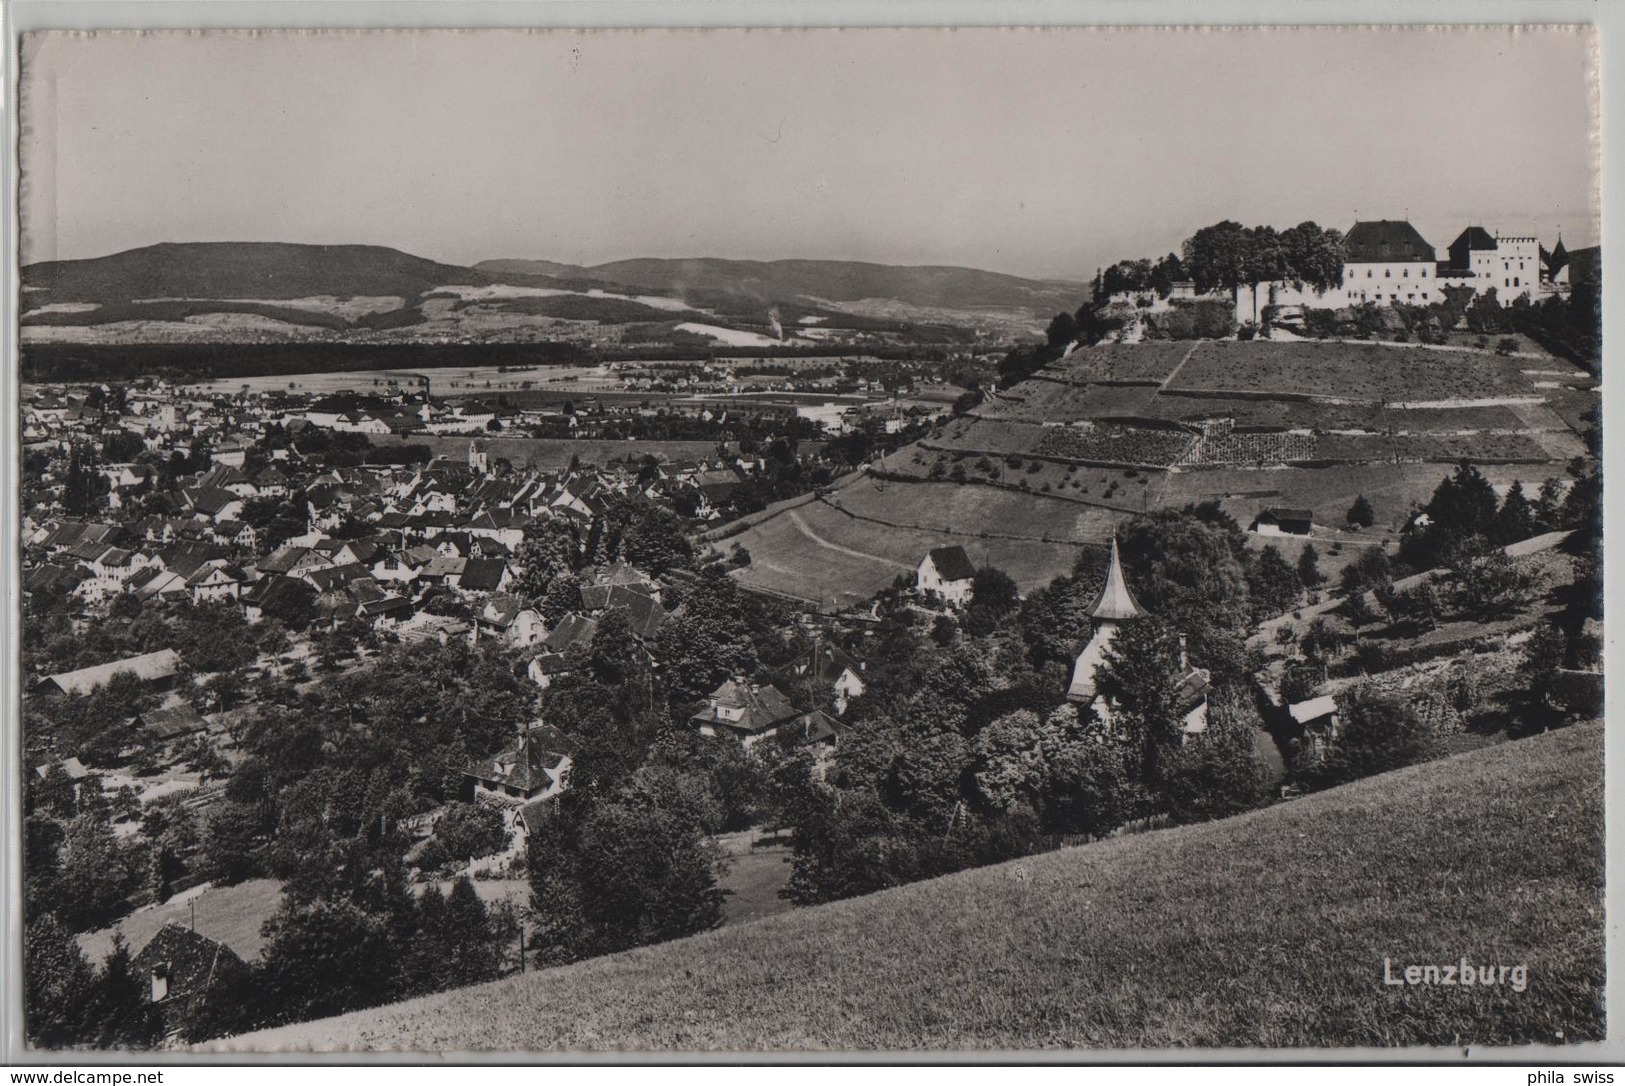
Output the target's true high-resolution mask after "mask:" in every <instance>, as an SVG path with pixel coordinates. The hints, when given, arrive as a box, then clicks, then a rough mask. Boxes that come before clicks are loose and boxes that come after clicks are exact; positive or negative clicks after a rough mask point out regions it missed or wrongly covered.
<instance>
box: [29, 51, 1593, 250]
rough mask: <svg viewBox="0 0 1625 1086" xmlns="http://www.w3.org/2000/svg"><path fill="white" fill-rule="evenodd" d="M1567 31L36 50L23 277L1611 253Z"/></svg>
mask: <svg viewBox="0 0 1625 1086" xmlns="http://www.w3.org/2000/svg"><path fill="white" fill-rule="evenodd" d="M1594 46H1595V35H1594V33H1588V32H1584V31H1583V30H1581V29H1577V28H1540V29H1531V28H1457V29H1438V28H1431V29H1424V28H1408V29H1398V28H1392V27H1390V28H1383V29H1344V28H1312V29H1243V30H1192V29H1184V30H1158V29H1146V28H1140V29H1110V30H1100V29H1074V28H1067V29H1042V30H998V29H978V30H967V29H958V30H919V29H916V30H725V31H724V30H704V31H696V30H686V31H685V30H664V31H418V32H410V33H400V32H358V31H322V32H299V31H271V32H254V33H238V32H215V33H204V34H191V33H181V32H174V33H170V32H161V33H148V34H131V33H120V34H94V35H86V34H67V33H52V34H44V35H33V36H30V37H29V38H28V39H27V40H26V41H25V43H24V46H23V65H22V81H21V85H22V109H23V117H22V119H23V128H22V137H21V141H20V142H21V154H22V167H23V170H24V176H23V184H22V186H21V192H20V203H21V208H20V211H21V215H22V225H23V229H22V232H21V249H22V252H21V256H22V259H23V261H24V262H25V263H33V262H36V261H40V260H50V259H79V258H86V257H94V256H102V255H107V254H110V253H114V252H121V251H125V250H128V249H133V248H140V247H143V246H146V245H151V244H157V243H162V242H199V241H202V242H207V241H265V242H293V243H305V244H320V245H337V244H362V245H383V246H388V247H391V248H395V249H399V250H402V251H404V252H408V253H411V254H413V255H416V256H421V257H426V258H429V259H433V260H438V261H442V262H445V263H451V264H463V265H467V264H474V263H478V262H479V261H482V260H500V259H517V260H550V261H556V262H559V263H567V264H580V265H589V266H590V265H596V264H602V263H609V262H612V261H616V260H622V259H629V258H634V257H654V258H663V259H684V258H696V257H715V258H719V259H732V260H762V261H771V260H784V259H818V260H854V261H863V262H869V263H880V264H902V265H949V266H963V267H973V268H983V269H987V270H990V271H998V272H1004V273H1007V274H1013V275H1020V276H1025V277H1030V278H1048V279H1066V280H1073V281H1087V280H1088V279H1089V278H1091V277H1092V276H1093V274H1094V271H1095V269H1096V268H1098V267H1100V266H1101V265H1103V264H1107V263H1110V262H1112V261H1115V260H1118V259H1125V258H1133V257H1142V256H1143V257H1153V258H1154V257H1156V256H1159V255H1161V254H1163V253H1166V252H1168V251H1170V250H1174V249H1177V248H1178V245H1179V242H1180V241H1181V239H1182V238H1184V237H1185V236H1186V235H1188V234H1189V233H1190V232H1191V231H1193V230H1195V229H1197V228H1198V227H1200V226H1203V225H1206V224H1208V223H1211V222H1215V221H1218V220H1219V219H1225V218H1230V219H1236V220H1238V221H1240V222H1242V223H1244V224H1245V225H1249V226H1251V225H1256V224H1260V223H1267V224H1270V225H1274V226H1277V227H1286V226H1291V225H1294V224H1295V223H1298V222H1300V221H1303V220H1306V219H1313V220H1315V221H1317V222H1319V223H1321V224H1322V225H1325V226H1332V227H1336V228H1338V229H1340V230H1347V229H1348V227H1349V226H1350V225H1351V224H1352V223H1353V222H1354V221H1355V219H1356V216H1358V217H1359V218H1364V219H1383V218H1386V219H1398V218H1409V219H1410V221H1411V222H1413V223H1414V224H1415V225H1416V226H1417V228H1418V229H1419V230H1420V231H1421V232H1422V234H1423V236H1424V237H1426V238H1427V240H1428V241H1429V242H1430V243H1431V244H1433V245H1434V246H1435V247H1436V248H1437V249H1439V250H1440V253H1441V255H1442V251H1443V248H1444V246H1446V245H1448V244H1449V242H1450V241H1451V240H1452V239H1453V238H1454V237H1455V236H1456V235H1457V234H1459V233H1460V232H1461V230H1462V228H1464V227H1465V226H1467V225H1469V224H1482V225H1484V226H1485V227H1486V228H1488V229H1490V230H1491V231H1492V232H1493V231H1499V232H1501V233H1504V234H1535V235H1537V236H1539V237H1540V239H1541V240H1542V242H1543V243H1544V244H1547V245H1548V246H1549V245H1550V244H1551V243H1552V242H1553V241H1554V240H1555V239H1556V237H1557V235H1558V233H1559V231H1561V232H1562V235H1563V238H1564V242H1565V244H1567V245H1568V246H1569V247H1570V248H1575V247H1580V246H1584V245H1591V244H1595V243H1596V242H1597V240H1598V229H1599V222H1598V218H1599V216H1598V186H1597V179H1596V161H1595V155H1594V147H1595V145H1596V143H1595V141H1596V139H1597V135H1596V130H1595V108H1596V103H1595V88H1594V79H1595V56H1594Z"/></svg>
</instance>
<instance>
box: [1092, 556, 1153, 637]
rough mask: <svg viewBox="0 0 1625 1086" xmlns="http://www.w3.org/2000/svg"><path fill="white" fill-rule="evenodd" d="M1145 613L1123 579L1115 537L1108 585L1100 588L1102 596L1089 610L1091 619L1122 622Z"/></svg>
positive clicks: (1097, 598)
mask: <svg viewBox="0 0 1625 1086" xmlns="http://www.w3.org/2000/svg"><path fill="white" fill-rule="evenodd" d="M1144 613H1145V612H1144V610H1143V609H1142V608H1141V607H1140V604H1139V601H1138V600H1136V599H1135V598H1134V593H1132V592H1130V591H1129V590H1128V582H1127V581H1125V580H1124V579H1123V563H1122V562H1121V561H1120V560H1119V559H1118V557H1117V537H1116V536H1113V537H1112V556H1111V562H1110V564H1109V565H1107V567H1106V583H1105V584H1103V585H1101V586H1100V595H1099V596H1098V597H1096V599H1095V605H1094V606H1093V607H1091V608H1090V609H1089V617H1090V618H1092V619H1096V620H1099V619H1106V620H1108V621H1112V622H1122V621H1124V620H1126V619H1131V618H1138V617H1139V616H1140V615H1142V614H1144Z"/></svg>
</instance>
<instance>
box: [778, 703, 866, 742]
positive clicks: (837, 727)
mask: <svg viewBox="0 0 1625 1086" xmlns="http://www.w3.org/2000/svg"><path fill="white" fill-rule="evenodd" d="M792 726H793V727H794V728H795V729H796V730H797V731H799V732H800V733H801V740H802V742H804V743H827V742H829V741H831V740H833V739H838V738H839V737H841V736H842V735H844V734H846V733H847V732H849V731H851V730H852V726H851V725H850V724H847V723H845V722H843V721H840V720H837V719H835V718H834V717H832V716H830V715H829V714H828V713H826V712H824V711H823V710H822V709H814V710H813V711H812V712H810V713H803V714H802V715H801V716H798V717H796V719H795V721H794V722H793V724H792Z"/></svg>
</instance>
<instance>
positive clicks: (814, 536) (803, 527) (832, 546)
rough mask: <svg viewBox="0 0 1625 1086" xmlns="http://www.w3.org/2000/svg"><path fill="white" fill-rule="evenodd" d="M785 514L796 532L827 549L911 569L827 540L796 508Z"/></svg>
mask: <svg viewBox="0 0 1625 1086" xmlns="http://www.w3.org/2000/svg"><path fill="white" fill-rule="evenodd" d="M786 515H787V516H788V517H789V518H790V523H792V524H794V525H795V526H796V530H797V531H798V532H800V533H801V534H802V535H804V536H806V537H807V538H808V539H810V540H812V541H813V542H814V543H816V544H818V545H819V546H820V547H823V548H824V549H825V550H827V551H834V552H836V553H837V554H844V555H846V556H847V557H848V558H861V559H863V560H864V561H866V562H879V563H881V564H882V565H887V566H891V567H892V568H893V569H896V570H901V571H907V570H912V569H913V568H914V567H913V566H910V565H907V564H905V563H903V562H899V561H897V560H896V559H894V558H882V557H881V556H880V555H878V554H865V553H864V552H863V551H855V550H853V549H852V548H851V547H843V546H841V545H840V544H839V543H831V542H830V541H829V540H827V539H825V538H824V537H823V536H821V535H819V534H818V533H817V532H815V531H813V530H812V529H811V528H809V527H808V526H807V522H806V521H805V520H803V519H802V518H801V514H800V513H799V512H797V511H796V510H794V509H792V510H790V511H789V512H788V513H787V514H786Z"/></svg>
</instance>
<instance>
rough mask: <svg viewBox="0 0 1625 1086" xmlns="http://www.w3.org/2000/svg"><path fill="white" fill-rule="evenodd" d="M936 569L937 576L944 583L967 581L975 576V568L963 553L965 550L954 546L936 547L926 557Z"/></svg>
mask: <svg viewBox="0 0 1625 1086" xmlns="http://www.w3.org/2000/svg"><path fill="white" fill-rule="evenodd" d="M926 557H927V558H929V559H930V561H931V564H932V565H933V566H935V567H936V570H937V576H939V577H941V578H942V579H943V580H945V581H968V580H970V579H971V578H972V577H974V576H976V566H975V564H974V563H973V562H972V561H971V560H970V555H968V554H966V553H965V548H964V547H961V546H959V545H957V544H955V545H954V546H952V547H937V548H936V549H935V550H933V551H932V552H931V553H930V554H928V555H927V556H926Z"/></svg>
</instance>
